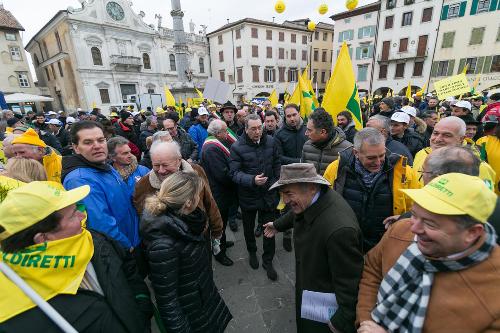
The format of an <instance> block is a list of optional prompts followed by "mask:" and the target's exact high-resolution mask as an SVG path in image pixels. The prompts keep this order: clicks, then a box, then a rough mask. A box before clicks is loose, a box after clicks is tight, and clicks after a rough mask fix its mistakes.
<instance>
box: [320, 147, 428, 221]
mask: <svg viewBox="0 0 500 333" xmlns="http://www.w3.org/2000/svg"><path fill="white" fill-rule="evenodd" d="M393 155H396V154H393ZM341 158H342V154H339V158H338V159H337V160H336V161H333V162H332V163H330V165H328V167H327V168H326V171H325V174H324V175H323V177H325V178H326V179H327V180H328V181H329V182H330V184H331V185H330V187H331V188H333V189H334V184H335V180H336V179H337V174H338V168H339V163H340V160H341ZM386 161H387V158H386ZM392 172H393V176H392V212H393V214H394V215H401V214H403V213H404V212H407V211H409V210H410V208H411V206H412V204H413V202H412V200H411V199H410V198H409V197H408V196H406V195H404V194H403V192H401V191H400V190H403V189H412V188H419V187H420V186H419V184H418V182H417V181H416V179H415V177H414V176H415V175H414V173H413V171H412V169H411V167H410V166H409V165H408V164H407V158H406V157H404V156H399V159H398V160H397V162H396V163H395V164H394V166H393V169H392Z"/></svg>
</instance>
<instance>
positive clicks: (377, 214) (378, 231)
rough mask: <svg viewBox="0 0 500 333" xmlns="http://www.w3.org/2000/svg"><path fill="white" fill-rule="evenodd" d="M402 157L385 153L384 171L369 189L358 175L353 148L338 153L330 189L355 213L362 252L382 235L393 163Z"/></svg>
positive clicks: (388, 211)
mask: <svg viewBox="0 0 500 333" xmlns="http://www.w3.org/2000/svg"><path fill="white" fill-rule="evenodd" d="M400 158H401V156H399V155H396V154H393V155H390V156H386V158H385V162H384V167H383V172H382V174H381V175H379V176H378V178H377V179H376V180H375V182H374V183H373V185H372V187H371V188H367V187H366V186H365V185H364V183H363V181H362V177H361V175H360V174H359V173H358V172H356V171H355V169H354V163H355V156H354V153H353V150H352V149H347V150H345V151H343V152H341V153H340V164H339V167H338V171H337V179H336V180H335V183H334V184H333V189H334V190H335V191H336V192H338V193H339V194H340V195H342V196H343V197H344V199H345V200H346V201H347V203H348V204H349V206H351V208H352V210H353V211H354V213H355V214H356V218H357V220H358V223H359V226H360V228H361V231H362V233H363V251H364V252H365V253H366V252H368V251H369V250H370V249H371V248H372V247H374V246H375V245H376V244H377V243H378V242H379V241H380V239H381V238H382V236H383V235H384V232H385V226H384V224H383V223H382V222H383V221H384V220H385V219H386V218H387V217H389V216H392V215H393V214H392V212H393V202H392V201H393V199H392V198H393V197H392V182H393V175H394V172H393V171H394V167H393V166H394V164H395V163H396V162H397V161H398V160H399V159H400Z"/></svg>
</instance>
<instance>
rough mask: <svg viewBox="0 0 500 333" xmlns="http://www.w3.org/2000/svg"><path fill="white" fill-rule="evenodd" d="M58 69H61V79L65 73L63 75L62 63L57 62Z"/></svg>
mask: <svg viewBox="0 0 500 333" xmlns="http://www.w3.org/2000/svg"><path fill="white" fill-rule="evenodd" d="M57 67H58V68H59V75H61V77H64V73H63V69H62V65H61V62H60V61H58V62H57Z"/></svg>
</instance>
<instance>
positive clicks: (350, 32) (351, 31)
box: [349, 29, 354, 40]
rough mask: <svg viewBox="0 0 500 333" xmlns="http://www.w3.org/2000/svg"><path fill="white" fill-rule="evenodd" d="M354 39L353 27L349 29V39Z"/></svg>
mask: <svg viewBox="0 0 500 333" xmlns="http://www.w3.org/2000/svg"><path fill="white" fill-rule="evenodd" d="M353 39H354V29H351V30H349V40H353Z"/></svg>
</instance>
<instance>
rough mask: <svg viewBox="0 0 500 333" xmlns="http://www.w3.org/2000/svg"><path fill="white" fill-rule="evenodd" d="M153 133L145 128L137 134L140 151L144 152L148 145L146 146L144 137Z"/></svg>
mask: <svg viewBox="0 0 500 333" xmlns="http://www.w3.org/2000/svg"><path fill="white" fill-rule="evenodd" d="M153 134H155V132H154V131H151V130H148V129H145V130H144V131H142V132H141V134H140V135H139V149H140V150H141V151H142V152H146V151H147V150H148V147H147V146H146V139H147V138H148V137H150V136H153Z"/></svg>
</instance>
